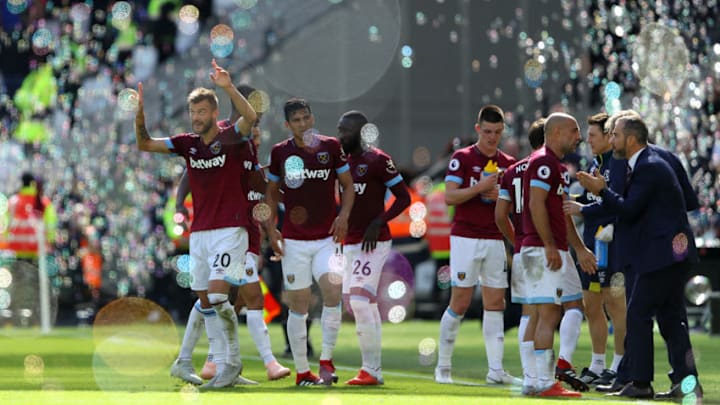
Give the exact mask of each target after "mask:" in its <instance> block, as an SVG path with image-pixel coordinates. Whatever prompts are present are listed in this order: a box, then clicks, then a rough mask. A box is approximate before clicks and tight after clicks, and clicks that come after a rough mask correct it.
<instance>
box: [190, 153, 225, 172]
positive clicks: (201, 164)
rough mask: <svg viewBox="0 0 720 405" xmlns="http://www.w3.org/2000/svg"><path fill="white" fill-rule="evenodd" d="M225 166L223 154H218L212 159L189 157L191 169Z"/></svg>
mask: <svg viewBox="0 0 720 405" xmlns="http://www.w3.org/2000/svg"><path fill="white" fill-rule="evenodd" d="M223 166H225V155H224V154H223V155H220V156H218V157H214V158H212V159H193V158H192V156H191V157H190V167H191V168H193V169H212V168H213V167H223Z"/></svg>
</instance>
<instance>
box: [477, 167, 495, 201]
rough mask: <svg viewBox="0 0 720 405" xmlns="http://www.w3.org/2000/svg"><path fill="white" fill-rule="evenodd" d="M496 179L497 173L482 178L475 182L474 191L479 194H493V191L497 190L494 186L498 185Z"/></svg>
mask: <svg viewBox="0 0 720 405" xmlns="http://www.w3.org/2000/svg"><path fill="white" fill-rule="evenodd" d="M498 178H499V175H498V174H497V173H493V174H491V175H488V176H482V178H481V179H480V181H479V182H477V184H476V185H475V187H477V188H476V190H477V191H478V192H479V193H481V194H485V193H490V192H493V190H494V189H496V188H497V187H495V186H497V184H498ZM495 194H497V191H496V192H495ZM496 199H497V197H496Z"/></svg>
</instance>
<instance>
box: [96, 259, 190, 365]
mask: <svg viewBox="0 0 720 405" xmlns="http://www.w3.org/2000/svg"><path fill="white" fill-rule="evenodd" d="M181 274H184V273H181ZM93 341H94V342H95V352H96V354H98V355H99V356H100V358H101V359H102V361H103V362H104V363H105V364H106V365H107V366H108V367H109V368H110V369H112V370H113V371H115V372H117V373H118V374H121V375H127V376H135V377H143V376H148V375H153V374H156V373H157V372H159V371H164V370H167V369H168V368H169V367H170V365H171V363H172V362H173V360H174V359H175V355H176V354H177V350H178V347H179V341H178V334H177V328H176V327H175V323H174V322H173V319H172V317H171V316H170V315H169V314H168V313H167V312H166V311H165V310H164V309H163V308H162V307H161V306H160V305H158V304H156V303H154V302H152V301H150V300H147V299H144V298H138V297H123V298H119V299H116V300H115V301H112V302H110V303H109V304H107V305H106V306H104V307H102V308H101V309H100V311H98V313H97V315H96V316H95V322H94V323H93Z"/></svg>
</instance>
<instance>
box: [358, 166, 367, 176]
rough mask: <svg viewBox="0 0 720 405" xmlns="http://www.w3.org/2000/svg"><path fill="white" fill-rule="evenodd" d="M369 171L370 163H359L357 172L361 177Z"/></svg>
mask: <svg viewBox="0 0 720 405" xmlns="http://www.w3.org/2000/svg"><path fill="white" fill-rule="evenodd" d="M367 171H368V165H364V164H363V165H358V166H357V168H356V169H355V173H356V174H357V175H358V176H360V177H362V176H364V175H365V174H366V173H367Z"/></svg>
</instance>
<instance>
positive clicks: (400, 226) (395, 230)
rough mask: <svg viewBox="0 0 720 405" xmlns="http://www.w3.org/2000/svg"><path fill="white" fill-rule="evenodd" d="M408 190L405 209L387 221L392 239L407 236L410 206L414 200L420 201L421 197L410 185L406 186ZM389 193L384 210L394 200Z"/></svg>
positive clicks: (408, 235) (393, 196) (410, 219)
mask: <svg viewBox="0 0 720 405" xmlns="http://www.w3.org/2000/svg"><path fill="white" fill-rule="evenodd" d="M408 192H409V193H410V205H409V206H408V207H407V208H405V210H404V211H403V212H402V213H400V215H398V216H396V217H395V218H393V219H391V220H390V221H389V222H388V227H389V228H390V235H391V236H392V238H393V239H399V238H409V237H410V236H411V235H410V224H411V223H412V218H410V207H411V206H412V205H413V204H415V203H416V202H422V197H420V195H419V194H418V193H417V192H415V190H413V188H412V187H409V188H408ZM389 194H390V198H388V199H387V200H385V211H387V210H388V208H390V206H392V204H393V202H394V201H395V195H394V194H392V193H389Z"/></svg>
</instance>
